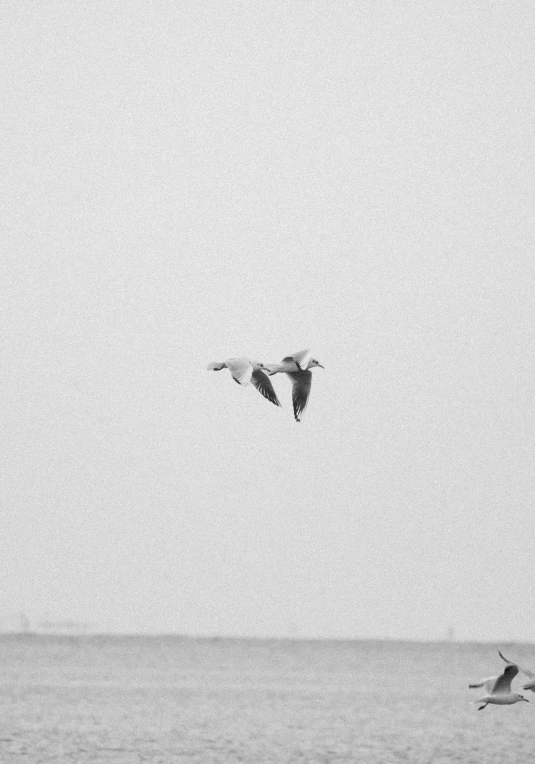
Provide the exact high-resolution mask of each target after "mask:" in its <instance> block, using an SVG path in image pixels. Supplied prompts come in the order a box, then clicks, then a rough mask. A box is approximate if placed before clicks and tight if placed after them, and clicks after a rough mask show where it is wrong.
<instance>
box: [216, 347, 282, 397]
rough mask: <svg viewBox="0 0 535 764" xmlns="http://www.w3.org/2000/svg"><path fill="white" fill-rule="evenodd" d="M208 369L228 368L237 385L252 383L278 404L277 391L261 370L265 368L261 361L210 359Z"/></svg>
mask: <svg viewBox="0 0 535 764" xmlns="http://www.w3.org/2000/svg"><path fill="white" fill-rule="evenodd" d="M206 368H207V369H208V370H209V371H211V370H212V369H213V371H221V369H228V370H229V371H230V373H231V375H232V379H233V380H234V381H235V382H237V383H238V384H239V385H248V384H250V383H252V384H253V385H254V386H255V387H256V389H257V390H258V392H259V393H262V395H263V396H264V398H267V399H268V401H271V403H274V404H275V406H280V405H281V404H280V401H279V399H278V398H277V393H276V392H275V390H274V389H273V385H272V384H271V380H270V379H269V377H268V375H267V374H266V373H265V372H264V371H262V369H265V368H266V367H265V366H264V364H263V363H260V362H259V361H251V359H250V358H229V359H228V360H227V361H212V363H209V364H208V366H207V367H206Z"/></svg>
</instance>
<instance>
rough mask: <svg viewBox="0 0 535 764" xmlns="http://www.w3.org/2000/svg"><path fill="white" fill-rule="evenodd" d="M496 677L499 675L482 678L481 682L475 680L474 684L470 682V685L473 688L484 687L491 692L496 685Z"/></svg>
mask: <svg viewBox="0 0 535 764" xmlns="http://www.w3.org/2000/svg"><path fill="white" fill-rule="evenodd" d="M496 679H498V677H497V676H489V677H487V678H486V679H481V680H480V681H479V682H474V684H469V685H468V687H470V688H471V689H475V688H476V687H484V688H485V690H486V691H487V692H490V691H491V690H492V688H493V687H494V683H495V682H496Z"/></svg>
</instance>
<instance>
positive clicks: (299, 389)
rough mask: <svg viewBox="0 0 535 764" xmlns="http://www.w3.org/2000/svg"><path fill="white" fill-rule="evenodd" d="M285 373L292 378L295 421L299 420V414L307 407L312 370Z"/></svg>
mask: <svg viewBox="0 0 535 764" xmlns="http://www.w3.org/2000/svg"><path fill="white" fill-rule="evenodd" d="M286 373H287V375H288V376H289V377H290V379H291V380H292V402H293V406H294V417H295V421H296V422H300V421H301V419H300V416H301V415H302V414H303V412H304V410H305V409H306V407H307V403H308V396H309V395H310V386H311V384H312V372H311V371H287V372H286Z"/></svg>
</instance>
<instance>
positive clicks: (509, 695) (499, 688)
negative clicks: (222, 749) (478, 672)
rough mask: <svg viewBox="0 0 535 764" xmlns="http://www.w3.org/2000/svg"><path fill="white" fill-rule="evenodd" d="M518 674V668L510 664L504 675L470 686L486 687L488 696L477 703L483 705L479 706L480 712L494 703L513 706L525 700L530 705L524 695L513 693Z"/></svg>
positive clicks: (484, 696) (479, 699)
mask: <svg viewBox="0 0 535 764" xmlns="http://www.w3.org/2000/svg"><path fill="white" fill-rule="evenodd" d="M517 674H518V666H515V665H514V664H510V665H508V666H506V667H505V669H504V670H503V673H502V674H500V675H499V676H496V677H495V676H492V677H489V678H488V679H482V680H481V682H478V683H477V684H470V685H468V686H469V687H482V686H484V687H485V690H486V694H485V695H483V697H482V698H478V700H476V701H475V702H476V703H483V705H482V706H479V708H478V709H477V710H478V711H482V710H483V709H484V708H486V707H487V706H488V704H489V703H493V704H495V705H497V706H511V705H513V703H519V702H520V701H521V700H525V701H526V703H529V700H528V699H527V698H525V697H524V696H523V695H519V694H518V693H517V692H511V682H512V680H513V679H514V678H515V676H516V675H517Z"/></svg>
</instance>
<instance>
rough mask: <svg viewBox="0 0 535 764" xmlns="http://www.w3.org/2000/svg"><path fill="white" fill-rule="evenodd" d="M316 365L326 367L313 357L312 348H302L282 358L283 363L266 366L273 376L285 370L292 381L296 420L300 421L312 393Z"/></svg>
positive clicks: (267, 364)
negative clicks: (313, 372) (313, 371)
mask: <svg viewBox="0 0 535 764" xmlns="http://www.w3.org/2000/svg"><path fill="white" fill-rule="evenodd" d="M314 366H319V367H320V368H322V369H323V368H324V367H323V366H322V365H321V363H319V362H318V361H316V359H315V358H312V355H311V353H310V350H301V351H300V352H299V353H294V354H293V355H288V356H286V358H283V359H282V363H266V364H264V368H265V369H266V371H267V373H268V374H269V375H270V376H271V375H272V374H278V373H279V372H284V373H285V374H287V375H288V376H289V377H290V380H291V382H292V403H293V409H294V417H295V421H296V422H300V421H301V419H300V417H301V416H302V414H303V412H304V410H305V409H306V406H307V403H308V397H309V395H310V386H311V384H312V372H311V371H310V369H313V368H314Z"/></svg>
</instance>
